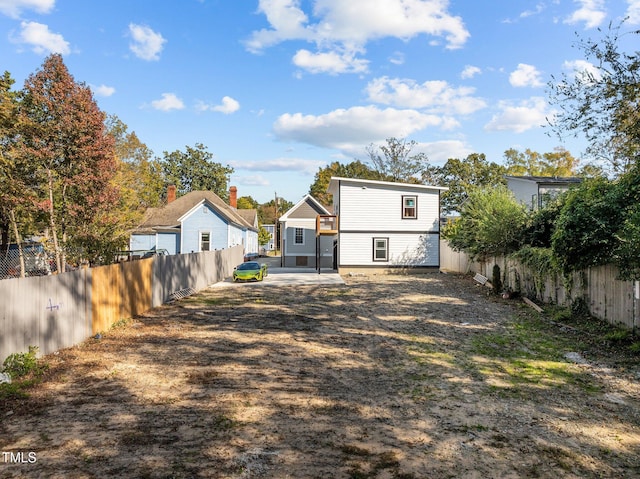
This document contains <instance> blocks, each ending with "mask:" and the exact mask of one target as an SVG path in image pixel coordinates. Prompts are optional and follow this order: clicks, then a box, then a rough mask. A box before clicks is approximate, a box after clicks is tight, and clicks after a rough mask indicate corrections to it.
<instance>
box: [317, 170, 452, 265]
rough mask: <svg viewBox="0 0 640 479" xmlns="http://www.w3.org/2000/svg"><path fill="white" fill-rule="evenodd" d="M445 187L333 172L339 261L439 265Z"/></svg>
mask: <svg viewBox="0 0 640 479" xmlns="http://www.w3.org/2000/svg"><path fill="white" fill-rule="evenodd" d="M445 190H447V188H443V187H437V186H426V185H414V184H409V183H393V182H388V181H374V180H359V179H352V178H339V177H333V178H331V181H330V182H329V187H328V192H329V193H331V194H332V195H333V207H334V214H335V215H337V216H338V224H339V226H338V238H337V239H338V247H337V265H338V270H339V271H341V272H342V271H344V270H348V269H354V268H361V267H367V268H393V267H434V268H435V267H438V266H439V265H440V249H439V248H440V192H441V191H445Z"/></svg>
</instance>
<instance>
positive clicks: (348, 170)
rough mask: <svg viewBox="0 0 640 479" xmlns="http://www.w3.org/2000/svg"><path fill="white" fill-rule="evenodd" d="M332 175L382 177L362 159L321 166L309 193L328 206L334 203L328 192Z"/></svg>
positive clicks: (360, 177) (372, 178) (363, 178)
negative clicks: (344, 163)
mask: <svg viewBox="0 0 640 479" xmlns="http://www.w3.org/2000/svg"><path fill="white" fill-rule="evenodd" d="M332 176H339V177H342V178H358V179H361V180H380V179H382V177H381V176H380V174H379V173H378V172H377V171H375V170H373V169H371V168H369V167H368V166H367V165H366V164H364V163H362V162H361V161H360V160H354V161H352V162H351V163H347V164H346V165H343V164H342V163H340V162H338V161H334V162H333V163H330V164H329V165H327V166H325V167H324V168H319V169H318V171H317V172H316V175H315V177H314V180H313V183H312V184H311V187H310V188H309V194H310V195H311V196H313V197H314V198H315V199H316V200H318V201H319V202H320V203H322V204H323V205H326V206H329V205H332V204H333V198H332V195H331V194H329V193H328V192H327V188H328V187H329V181H331V177H332Z"/></svg>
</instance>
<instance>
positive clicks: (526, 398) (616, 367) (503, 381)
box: [0, 274, 640, 479]
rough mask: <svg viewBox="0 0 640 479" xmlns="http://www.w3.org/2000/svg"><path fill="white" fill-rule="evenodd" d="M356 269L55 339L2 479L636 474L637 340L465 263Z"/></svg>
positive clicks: (15, 407)
mask: <svg viewBox="0 0 640 479" xmlns="http://www.w3.org/2000/svg"><path fill="white" fill-rule="evenodd" d="M345 279H346V281H347V285H346V286H342V287H339V286H305V287H300V286H295V287H293V286H289V287H278V288H275V287H236V288H211V289H209V290H207V291H204V292H202V293H200V294H198V295H196V296H194V297H192V298H189V299H186V300H182V301H180V302H178V303H175V304H172V305H167V306H164V307H162V308H158V309H156V310H153V311H151V312H149V313H148V314H146V315H144V316H143V317H138V318H136V319H135V320H133V321H131V322H129V323H128V324H127V325H126V326H124V327H119V328H116V329H113V330H111V331H108V332H106V333H105V334H104V335H103V337H102V338H101V339H91V340H89V341H87V342H86V343H84V344H82V345H81V346H79V347H76V348H71V349H68V350H64V351H61V352H59V353H58V354H54V355H50V356H49V357H47V358H45V359H46V361H47V362H48V363H49V370H48V371H47V373H46V375H45V378H44V380H43V382H42V383H40V384H39V385H37V386H36V387H34V388H33V389H32V390H30V391H29V394H30V397H29V398H28V399H25V400H21V401H6V402H5V403H4V404H1V405H0V419H1V421H2V422H1V423H0V451H2V456H0V477H28V478H31V477H43V478H71V477H72V478H93V477H96V478H101V477H122V478H127V477H130V478H144V477H149V478H152V477H153V478H156V477H157V478H168V477H176V478H205V477H206V478H209V477H211V478H258V477H268V478H327V477H332V478H333V477H335V478H354V479H358V478H379V479H384V478H398V479H402V478H405V479H408V478H520V477H541V478H603V477H607V478H609V477H610V478H623V477H624V478H632V477H640V428H639V425H640V408H639V406H640V401H639V398H640V367H639V365H638V361H637V357H636V358H632V357H631V358H630V357H626V356H625V355H624V354H621V353H618V352H616V351H615V350H613V349H612V348H610V347H608V346H607V345H606V344H600V343H599V342H598V341H597V337H596V336H593V334H592V333H588V332H587V333H581V332H579V328H576V327H575V326H576V325H574V326H569V327H566V326H562V325H560V324H558V323H557V322H554V321H551V320H550V318H548V317H546V316H544V315H543V316H539V315H538V314H537V313H534V312H533V310H531V309H530V308H528V307H526V306H523V305H522V303H520V302H516V301H515V300H511V301H505V300H501V299H500V300H499V299H495V298H493V297H490V296H488V295H487V289H486V288H484V287H481V286H478V285H476V284H475V283H474V282H473V281H472V280H470V279H469V278H465V277H458V276H452V275H443V274H433V275H420V276H410V277H406V276H382V277H380V276H372V277H348V278H345ZM565 353H579V354H573V355H570V356H569V357H570V358H573V359H574V361H578V362H577V363H576V362H572V361H570V360H568V359H566V358H565V356H564V355H565ZM583 359H584V361H582V360H583ZM30 452H31V453H34V454H33V455H31V456H30V455H28V453H30ZM7 453H12V454H13V455H12V456H8V454H7ZM18 453H23V455H22V456H20V455H18ZM7 457H9V459H10V460H9V461H7ZM34 457H35V458H37V460H36V461H33V460H29V459H33V458H34ZM3 458H4V459H3ZM17 458H22V461H18V463H16V460H17ZM20 462H23V463H20Z"/></svg>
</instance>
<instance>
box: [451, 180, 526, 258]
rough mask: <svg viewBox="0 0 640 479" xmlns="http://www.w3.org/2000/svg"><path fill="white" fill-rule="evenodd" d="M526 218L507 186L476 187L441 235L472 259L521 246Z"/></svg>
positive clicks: (507, 251) (521, 207)
mask: <svg viewBox="0 0 640 479" xmlns="http://www.w3.org/2000/svg"><path fill="white" fill-rule="evenodd" d="M526 219H527V213H526V211H525V208H524V206H523V205H521V204H520V203H518V201H517V200H516V199H515V197H514V196H513V193H511V192H510V191H509V190H508V189H507V188H506V187H504V186H500V187H496V188H490V189H489V188H485V189H477V190H474V191H472V192H471V193H470V194H469V198H468V199H467V201H466V203H465V204H464V205H463V206H462V208H461V211H460V217H459V218H458V219H457V220H456V221H455V222H454V223H453V224H452V225H450V226H448V227H446V228H445V229H444V230H443V237H444V238H445V239H447V240H448V241H449V244H450V245H451V247H452V248H453V249H454V250H457V251H464V252H465V253H467V254H468V255H469V256H471V257H472V258H474V259H476V258H480V259H482V258H486V257H489V256H499V255H505V254H508V253H511V252H512V251H516V250H517V249H518V248H519V247H520V245H521V243H522V237H523V230H524V227H525V224H526Z"/></svg>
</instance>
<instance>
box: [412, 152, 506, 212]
mask: <svg viewBox="0 0 640 479" xmlns="http://www.w3.org/2000/svg"><path fill="white" fill-rule="evenodd" d="M505 172H506V168H505V167H504V166H502V165H498V164H496V163H493V162H489V161H487V158H486V156H485V155H484V154H483V153H472V154H470V155H469V156H467V157H466V158H465V159H464V160H460V159H458V158H450V159H448V160H447V162H446V163H445V164H444V165H443V166H440V167H436V166H433V167H430V168H429V169H428V171H426V172H425V173H424V174H423V177H422V179H423V181H424V182H425V183H427V184H431V185H437V186H446V187H448V188H449V190H448V191H444V192H442V195H441V205H442V209H443V211H445V212H460V209H461V208H462V205H464V203H465V202H466V201H467V199H468V198H469V195H470V194H471V193H472V192H473V191H474V190H476V189H478V188H485V187H497V186H498V185H505V184H506V180H505V178H504V175H505Z"/></svg>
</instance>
